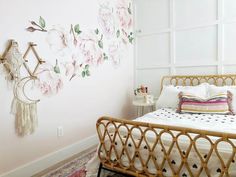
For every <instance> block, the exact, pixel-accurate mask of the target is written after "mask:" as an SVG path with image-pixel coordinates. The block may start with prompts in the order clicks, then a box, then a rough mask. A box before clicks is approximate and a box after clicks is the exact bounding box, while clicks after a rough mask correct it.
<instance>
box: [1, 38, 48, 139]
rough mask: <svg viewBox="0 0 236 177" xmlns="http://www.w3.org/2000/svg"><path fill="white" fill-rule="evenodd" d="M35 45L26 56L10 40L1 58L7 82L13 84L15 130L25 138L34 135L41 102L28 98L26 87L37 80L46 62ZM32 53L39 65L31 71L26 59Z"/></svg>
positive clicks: (30, 45)
mask: <svg viewBox="0 0 236 177" xmlns="http://www.w3.org/2000/svg"><path fill="white" fill-rule="evenodd" d="M35 46H36V45H35V44H33V43H29V46H28V48H27V50H26V52H25V54H24V55H22V54H21V53H20V51H19V48H18V43H17V42H16V41H14V40H10V42H9V45H8V47H7V48H6V51H5V52H4V53H3V55H2V57H1V62H2V64H3V66H4V71H5V72H4V73H5V77H6V80H7V81H8V82H11V83H13V95H14V98H13V100H12V105H11V113H12V114H14V116H15V130H16V133H17V135H19V136H25V135H29V134H32V133H33V132H34V131H35V128H36V127H37V124H38V119H37V103H38V102H39V101H40V100H38V99H37V100H34V99H31V98H29V97H28V96H27V94H26V90H25V87H26V85H27V84H28V83H29V82H32V81H33V82H34V81H35V80H37V76H36V72H37V70H38V68H39V65H40V64H42V63H44V61H43V60H42V59H41V58H40V57H39V55H38V54H37V52H36V49H35ZM30 51H32V53H33V54H34V56H35V57H36V59H37V64H36V66H35V67H34V68H33V70H31V68H30V67H29V66H28V64H27V62H28V60H27V59H26V58H27V56H28V54H29V52H30ZM22 66H24V68H25V69H26V71H27V72H26V73H27V75H26V76H24V77H22V74H21V67H22Z"/></svg>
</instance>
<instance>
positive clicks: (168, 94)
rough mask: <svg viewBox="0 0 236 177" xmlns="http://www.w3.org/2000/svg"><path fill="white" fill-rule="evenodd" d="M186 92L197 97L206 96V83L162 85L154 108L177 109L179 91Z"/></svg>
mask: <svg viewBox="0 0 236 177" xmlns="http://www.w3.org/2000/svg"><path fill="white" fill-rule="evenodd" d="M180 92H186V93H189V94H195V95H197V96H199V97H206V96H207V84H206V83H203V84H201V85H197V86H173V85H168V86H163V89H162V92H161V95H160V96H159V98H158V100H157V102H156V108H157V109H159V108H172V109H177V108H178V104H179V93H180Z"/></svg>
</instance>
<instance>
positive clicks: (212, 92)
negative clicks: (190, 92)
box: [208, 85, 236, 114]
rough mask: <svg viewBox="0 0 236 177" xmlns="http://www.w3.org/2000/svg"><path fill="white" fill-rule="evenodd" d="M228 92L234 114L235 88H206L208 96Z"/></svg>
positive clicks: (212, 86)
mask: <svg viewBox="0 0 236 177" xmlns="http://www.w3.org/2000/svg"><path fill="white" fill-rule="evenodd" d="M227 91H230V92H231V93H232V111H233V112H234V114H235V113H236V86H215V85H209V86H208V96H211V95H216V94H218V93H220V92H227Z"/></svg>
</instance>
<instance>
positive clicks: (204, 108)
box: [177, 91, 233, 114]
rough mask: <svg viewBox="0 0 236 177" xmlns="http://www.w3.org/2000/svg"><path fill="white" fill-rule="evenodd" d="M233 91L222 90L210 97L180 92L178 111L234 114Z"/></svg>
mask: <svg viewBox="0 0 236 177" xmlns="http://www.w3.org/2000/svg"><path fill="white" fill-rule="evenodd" d="M231 102H232V94H231V92H229V91H227V92H222V93H218V94H216V95H212V96H211V97H209V98H201V97H198V96H196V95H192V94H186V93H183V92H180V94H179V107H178V109H177V112H178V113H204V114H206V113H210V114H233V112H232V109H231Z"/></svg>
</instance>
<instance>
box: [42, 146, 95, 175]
mask: <svg viewBox="0 0 236 177" xmlns="http://www.w3.org/2000/svg"><path fill="white" fill-rule="evenodd" d="M95 153H96V151H95V150H93V151H90V152H88V153H85V154H83V155H81V156H78V157H76V158H74V159H72V160H70V161H68V162H66V163H64V164H63V165H61V166H59V167H57V168H55V169H53V170H50V171H49V172H47V173H46V174H44V175H42V176H41V177H86V171H85V165H86V164H87V162H88V161H89V160H90V159H92V158H93V157H94V155H95Z"/></svg>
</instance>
